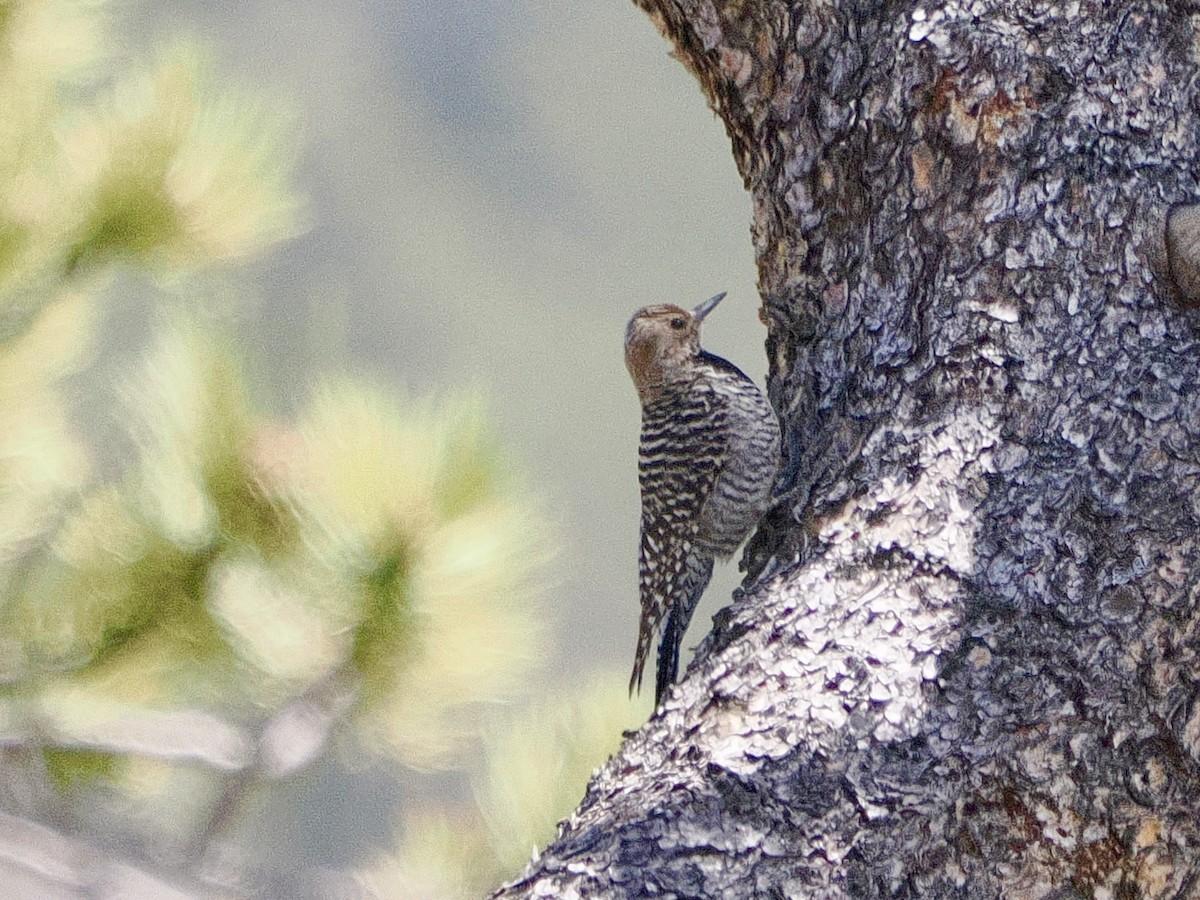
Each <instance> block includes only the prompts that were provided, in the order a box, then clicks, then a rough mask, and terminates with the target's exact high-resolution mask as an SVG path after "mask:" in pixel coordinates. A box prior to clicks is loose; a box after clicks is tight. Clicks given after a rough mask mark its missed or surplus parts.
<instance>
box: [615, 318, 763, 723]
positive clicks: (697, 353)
mask: <svg viewBox="0 0 1200 900" xmlns="http://www.w3.org/2000/svg"><path fill="white" fill-rule="evenodd" d="M724 296H725V295H724V294H718V295H717V296H716V297H713V298H712V299H711V300H708V301H706V302H705V303H702V304H700V306H698V307H696V309H695V311H694V312H688V311H687V310H684V309H681V308H680V307H678V306H674V305H669V304H663V305H657V306H647V307H645V308H644V309H640V310H638V311H637V312H636V313H635V314H634V316H633V318H632V319H630V321H629V326H628V327H627V328H626V332H625V364H626V366H627V367H628V368H629V373H630V375H631V376H632V377H633V382H634V385H635V386H636V387H637V391H638V397H639V399H640V400H641V403H642V437H641V445H640V450H639V455H638V481H639V484H640V487H641V494H642V536H641V551H640V555H639V575H640V579H639V581H640V593H641V604H642V618H641V626H640V629H639V632H638V645H637V654H636V656H635V657H634V664H633V675H632V677H631V678H630V682H629V689H630V691H632V690H633V689H634V688H635V687H636V688H640V687H641V683H642V672H643V670H644V668H645V665H646V658H647V656H648V655H649V653H650V646H651V644H652V643H653V642H654V638H655V635H657V634H660V633H661V635H662V640H661V642H660V644H659V648H658V667H657V677H656V680H655V702H656V703H657V702H661V700H662V698H663V695H664V694H665V693H666V691H667V689H668V688H669V687H670V686H671V684H672V683H673V682H674V680H675V676H676V674H677V671H678V667H679V649H680V645H681V643H682V641H683V635H684V632H685V631H686V630H687V626H688V622H689V621H690V620H691V617H692V613H693V612H694V611H695V609H696V604H697V603H698V602H699V600H700V596H701V594H703V593H704V589H705V588H706V587H707V586H708V581H709V578H710V577H711V576H712V567H713V560H714V558H716V557H720V558H722V559H724V558H727V557H728V556H730V555H731V554H732V553H733V551H734V550H736V549H737V548H738V545H739V544H741V542H742V541H743V540H744V539H745V538H746V536H747V535H748V534H749V533H750V531H751V529H753V528H754V526H755V525H756V524H758V520H759V519H760V518H761V517H762V515H763V513H764V512H765V511H766V509H767V506H768V503H769V502H770V497H771V488H772V486H773V485H774V482H775V477H776V475H777V474H778V472H779V425H778V422H777V421H776V419H775V414H774V412H773V411H772V410H771V407H770V405H769V404H768V403H767V401H766V398H765V397H763V395H762V393H761V392H760V391H759V390H758V388H757V387H756V386H755V385H754V382H752V381H751V380H750V379H749V378H747V377H746V376H745V375H744V374H742V372H741V371H740V370H739V369H738V368H737V367H736V366H734V365H732V364H731V363H728V362H726V361H725V360H723V359H721V358H720V357H719V356H714V355H713V354H711V353H707V352H705V351H704V350H701V349H700V323H701V321H702V320H703V319H704V317H705V316H706V315H707V314H708V313H709V312H711V311H712V309H713V308H714V307H715V306H716V305H717V303H719V302H720V300H721V298H722V297H724Z"/></svg>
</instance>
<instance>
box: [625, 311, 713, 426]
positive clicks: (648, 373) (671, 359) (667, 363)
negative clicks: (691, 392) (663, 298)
mask: <svg viewBox="0 0 1200 900" xmlns="http://www.w3.org/2000/svg"><path fill="white" fill-rule="evenodd" d="M724 296H725V294H724V292H722V293H720V294H717V296H715V297H712V298H710V299H708V300H705V301H704V302H703V303H701V304H700V305H699V306H697V307H696V308H695V309H694V310H692V311H691V312H688V311H687V310H686V309H683V308H682V307H679V306H675V305H674V304H671V303H661V304H657V305H655V306H644V307H642V308H641V309H639V310H638V311H637V312H635V313H634V314H633V318H631V319H630V320H629V324H628V325H627V326H626V327H625V366H626V368H628V369H629V374H630V375H631V376H632V377H633V384H634V386H635V387H636V388H637V392H638V397H639V398H641V401H642V403H646V402H647V401H649V400H652V399H654V398H655V397H656V396H657V395H658V393H659V392H660V391H661V390H662V387H663V385H664V384H666V383H667V382H668V381H670V380H672V379H673V377H677V376H678V375H679V374H680V373H681V372H683V371H685V370H686V367H687V366H688V365H689V364H690V363H691V362H692V360H694V359H695V358H696V355H697V354H698V353H699V352H700V323H701V322H703V321H704V317H705V316H707V315H708V314H709V313H710V312H712V311H713V309H714V308H715V307H716V305H717V304H718V303H720V302H721V300H722V298H724Z"/></svg>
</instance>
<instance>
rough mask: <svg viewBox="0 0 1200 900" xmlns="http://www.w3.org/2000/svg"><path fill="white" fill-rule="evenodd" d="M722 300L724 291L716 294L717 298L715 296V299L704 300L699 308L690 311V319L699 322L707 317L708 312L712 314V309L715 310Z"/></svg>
mask: <svg viewBox="0 0 1200 900" xmlns="http://www.w3.org/2000/svg"><path fill="white" fill-rule="evenodd" d="M724 299H725V292H724V291H721V293H719V294H717V296H715V297H710V298H708V299H707V300H705V301H704V302H703V303H701V304H700V305H699V306H697V307H696V308H695V309H694V310H693V311H692V318H693V319H694V320H696V321H697V322H699V321H701V320H702V319H703V318H704V317H705V316H707V315H708V314H709V313H710V312H712V311H713V310H714V309H716V307H717V304H718V303H720V302H721V301H722V300H724Z"/></svg>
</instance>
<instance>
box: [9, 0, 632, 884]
mask: <svg viewBox="0 0 1200 900" xmlns="http://www.w3.org/2000/svg"><path fill="white" fill-rule="evenodd" d="M107 29H108V18H107V16H106V8H104V5H103V4H101V2H86V1H84V0H16V1H10V2H0V743H2V744H4V745H6V746H7V748H10V750H13V752H10V755H8V757H7V758H8V762H11V763H13V764H12V766H10V767H8V769H7V776H8V778H10V779H11V778H12V776H13V773H14V772H16V770H17V769H16V768H13V767H14V766H18V764H19V766H24V767H25V768H24V769H23V778H24V779H25V780H26V781H28V782H29V784H30V785H32V787H31V788H30V790H29V791H28V792H25V793H23V794H22V797H24V799H17V798H16V796H14V794H13V793H12V792H8V791H4V790H0V809H2V810H4V811H6V812H8V814H13V815H23V816H30V817H32V818H35V820H36V818H38V817H50V818H53V817H55V816H56V815H58V814H55V815H54V816H49V815H48V814H46V810H47V809H54V810H59V811H61V806H60V804H61V800H62V798H64V797H67V796H68V797H71V798H72V802H74V803H78V804H82V805H83V806H86V805H88V804H91V808H92V809H94V810H98V818H100V820H101V821H103V822H104V828H106V835H107V836H106V842H108V844H113V845H120V844H121V841H120V840H116V839H114V838H113V835H112V832H113V830H114V829H118V828H121V827H125V828H127V829H130V830H131V838H130V842H131V844H138V845H140V846H143V847H144V846H148V845H149V846H154V845H155V841H158V842H160V844H163V845H166V844H170V842H174V848H173V847H172V846H161V847H160V850H161V851H162V857H163V858H169V859H175V860H176V862H178V859H179V858H180V857H179V851H180V848H187V847H191V852H192V853H193V856H196V857H197V859H198V857H199V856H203V853H204V852H205V851H206V847H205V846H204V844H205V841H208V840H210V839H211V836H212V834H214V833H215V832H216V830H218V829H220V827H221V826H222V823H223V822H224V821H227V820H228V817H229V815H230V814H229V808H230V806H236V804H238V803H239V802H240V800H241V799H242V796H241V794H240V793H239V791H241V790H244V786H245V785H246V784H250V782H266V781H270V780H271V779H274V778H281V776H283V775H287V774H290V773H292V772H295V770H298V769H299V768H301V767H302V766H305V764H307V762H308V761H311V758H312V757H313V756H314V755H319V754H326V752H328V751H329V750H330V749H332V748H336V746H342V745H347V744H348V743H353V744H354V746H356V748H360V749H362V748H366V749H367V750H368V751H370V752H372V754H374V756H376V758H380V760H386V761H391V763H394V764H395V763H401V764H403V766H406V767H408V768H410V769H418V770H422V769H433V768H438V767H446V766H461V767H466V768H467V769H469V770H470V772H473V773H474V778H475V793H476V803H475V804H474V805H473V806H462V805H458V806H455V805H439V806H433V808H431V806H430V805H428V804H425V805H421V804H414V805H412V806H410V808H406V809H403V810H402V811H401V820H402V821H401V822H400V823H398V832H397V836H396V841H397V847H396V850H395V851H394V852H391V853H386V854H384V856H383V857H380V858H379V859H377V860H374V862H373V863H371V862H370V860H366V862H364V868H362V869H361V871H360V872H359V877H360V878H361V880H362V881H365V882H370V883H372V884H374V886H376V889H377V893H378V894H379V895H380V896H397V898H401V896H412V895H414V894H415V893H420V894H421V895H425V896H440V898H457V896H469V895H475V894H478V893H479V892H481V890H485V889H486V888H488V887H492V886H494V883H497V882H498V881H499V880H502V878H503V877H508V876H512V875H515V874H516V872H517V871H518V870H520V868H521V865H522V864H523V862H524V860H526V859H527V858H528V856H529V853H530V851H532V850H533V848H534V847H535V846H536V845H539V844H540V842H542V841H545V840H547V839H548V838H550V836H552V832H553V823H554V821H556V818H558V817H559V816H562V815H565V814H566V812H568V811H569V810H570V809H571V808H574V805H575V804H576V802H577V800H578V797H580V796H581V793H582V788H583V785H584V782H586V780H587V776H588V774H589V773H590V770H592V768H593V767H594V766H595V764H598V763H599V762H600V761H602V758H604V755H605V754H607V752H610V751H612V750H613V749H614V748H616V743H617V740H618V739H619V734H620V730H622V727H625V726H630V725H632V724H635V721H636V718H635V716H637V715H644V714H646V709H644V708H643V707H644V704H643V707H638V708H631V707H630V704H629V701H628V698H626V696H625V691H624V688H623V684H624V678H623V677H616V676H613V677H611V678H596V679H593V682H590V683H588V684H587V685H586V686H583V688H578V689H576V691H575V692H574V694H568V695H566V696H565V698H563V700H559V701H544V702H541V703H540V704H536V706H533V707H527V708H526V709H524V710H523V712H517V713H514V712H512V709H511V708H504V707H498V706H497V701H500V700H508V698H514V697H520V696H521V695H522V694H523V692H527V691H528V685H529V684H530V673H532V672H533V671H534V668H535V667H536V664H538V662H539V659H540V658H541V655H542V652H544V648H545V641H546V626H545V616H546V612H545V610H542V608H540V607H539V604H538V601H536V596H538V592H536V590H535V589H534V586H533V582H534V580H535V577H536V571H538V569H539V566H540V565H541V564H542V563H544V562H545V559H546V558H547V556H548V550H547V547H548V546H550V545H551V535H550V533H548V530H547V529H546V527H545V526H544V524H542V523H541V521H540V517H539V515H538V512H536V510H535V508H534V505H533V504H532V502H530V500H529V499H528V493H527V491H526V488H524V487H523V485H522V484H521V481H520V479H518V478H517V476H516V475H515V474H514V472H512V469H511V467H510V466H509V464H508V462H506V461H505V455H504V452H503V448H500V446H499V444H498V442H497V440H496V438H494V436H493V433H492V431H491V428H490V426H488V422H487V415H486V412H485V409H484V406H482V403H481V401H480V400H479V397H478V396H475V395H473V394H457V395H448V396H444V397H442V398H439V400H419V398H412V397H400V396H396V394H395V392H389V391H388V390H385V389H383V388H379V386H373V385H367V384H362V383H360V382H352V380H346V379H331V380H326V382H325V383H323V384H319V385H317V386H316V388H314V389H313V390H312V392H311V396H310V398H308V401H307V403H306V404H305V406H304V408H302V409H301V412H300V413H299V415H298V416H296V419H295V421H284V420H281V419H277V418H272V416H271V415H270V414H268V413H266V412H264V410H262V409H259V408H258V407H257V406H256V404H254V403H253V402H252V400H251V397H252V396H253V390H252V385H250V384H248V383H247V378H246V374H245V371H244V370H242V367H241V365H240V361H239V359H238V354H236V352H235V350H234V349H233V342H232V341H230V340H227V338H226V337H223V336H222V335H221V334H220V332H214V330H212V329H211V328H204V326H202V325H200V324H199V323H200V322H202V320H203V317H199V316H192V314H188V312H187V311H181V310H179V308H178V305H176V306H175V307H174V308H173V310H170V312H169V314H164V316H162V319H163V322H164V323H166V324H164V325H163V326H162V328H161V329H160V330H158V331H160V332H158V336H157V337H156V340H155V341H154V342H152V344H151V346H150V347H148V348H146V349H145V353H144V359H143V361H142V364H140V365H139V366H138V367H136V368H134V370H133V371H130V372H128V373H127V374H126V377H125V379H124V380H122V382H121V383H120V384H119V385H115V386H112V385H110V386H109V389H108V390H109V394H110V395H112V397H113V403H114V407H116V408H118V409H119V410H120V413H119V415H120V419H121V421H122V422H124V424H125V427H126V432H127V445H128V448H130V449H131V452H130V454H128V455H127V458H122V460H121V463H120V466H118V467H116V468H118V473H116V474H115V475H114V476H110V478H100V476H98V475H97V474H96V472H97V470H98V469H100V468H101V467H97V466H95V464H94V460H96V458H97V457H102V456H103V457H108V456H112V455H113V452H114V450H113V449H112V448H101V446H92V445H89V444H88V442H85V440H84V439H83V438H82V437H80V434H79V433H78V431H77V428H76V427H74V425H73V420H74V418H76V416H74V410H73V409H72V402H73V397H72V394H71V389H70V384H71V379H72V378H86V377H89V360H90V359H92V358H94V356H95V354H97V353H103V347H100V346H97V334H98V324H100V322H101V320H102V317H103V314H104V298H106V290H107V289H108V286H109V284H110V283H112V280H113V274H114V272H115V271H119V270H120V269H122V268H125V269H128V268H137V269H139V270H142V271H145V272H149V274H150V275H151V276H152V277H154V278H156V280H158V281H161V282H163V283H168V284H172V286H173V287H174V289H175V293H176V294H179V293H180V292H182V294H184V296H185V298H186V296H187V292H186V284H187V278H188V276H191V275H193V274H197V272H200V271H203V270H205V269H211V268H217V266H227V265H229V264H232V263H236V262H239V260H241V259H245V258H247V257H251V256H253V254H256V253H260V252H263V251H265V250H268V248H269V247H270V246H271V245H272V244H275V242H277V241H280V240H282V239H286V238H287V236H288V235H292V234H294V233H295V232H296V230H298V229H299V228H300V227H301V226H302V221H301V220H302V210H301V204H300V203H299V202H298V200H296V199H295V193H294V190H293V187H292V185H290V174H289V173H290V160H289V152H288V151H287V148H288V146H289V145H290V144H289V139H288V136H289V131H288V122H287V118H286V116H284V115H282V114H280V113H278V106H280V104H278V103H268V102H266V101H264V100H263V98H259V97H254V96H252V95H250V94H246V92H242V91H238V90H234V89H232V88H229V86H228V85H226V84H223V83H222V82H220V80H218V79H216V78H215V77H214V76H212V74H211V72H210V70H209V67H208V66H206V65H205V64H204V62H203V60H202V58H200V55H199V54H198V53H197V52H196V50H194V49H191V48H187V47H175V48H173V49H170V50H168V52H164V53H162V54H160V55H158V58H157V60H156V61H155V62H152V64H150V65H148V66H145V67H143V68H137V70H134V71H128V72H124V71H120V67H119V66H118V65H116V61H115V60H113V59H109V58H107V56H106V52H104V48H106V47H112V46H114V43H113V36H112V35H110V34H108V31H107ZM197 302H203V301H202V300H199V298H197ZM306 715H307V716H308V720H312V721H319V722H320V724H322V725H320V727H318V728H316V737H314V736H313V730H312V728H308V731H305V728H300V727H295V726H294V722H295V721H307V720H306V719H305V716H306ZM505 715H506V718H505ZM289 722H292V725H289ZM289 728H290V730H289ZM281 736H282V737H281ZM306 742H307V743H306ZM470 761H474V762H470ZM180 762H186V763H187V766H180V764H178V763H180ZM197 766H199V768H197ZM205 773H206V774H205ZM202 778H203V779H206V782H205V784H204V785H202V784H200V781H202ZM38 798H41V799H38ZM40 802H41V803H42V804H43V806H44V808H40V806H38V803H40ZM83 806H80V808H83ZM43 814H46V815H43ZM188 830H191V834H188ZM197 835H198V836H197ZM197 841H199V842H198V844H197ZM193 862H196V860H193Z"/></svg>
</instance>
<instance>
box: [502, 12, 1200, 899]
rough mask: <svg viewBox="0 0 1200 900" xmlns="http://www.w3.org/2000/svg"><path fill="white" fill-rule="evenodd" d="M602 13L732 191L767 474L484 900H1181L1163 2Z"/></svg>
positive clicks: (1191, 631)
mask: <svg viewBox="0 0 1200 900" xmlns="http://www.w3.org/2000/svg"><path fill="white" fill-rule="evenodd" d="M638 2H639V4H640V5H641V6H643V7H644V8H645V9H646V10H647V12H649V14H650V15H651V17H652V18H653V19H654V20H655V22H656V23H657V24H658V25H659V27H660V28H661V29H662V31H663V32H664V34H666V35H667V37H668V38H669V39H670V40H671V41H672V43H673V44H674V47H675V50H676V53H677V55H678V57H679V58H680V60H681V61H682V62H683V63H684V64H685V65H686V66H687V67H688V68H689V69H690V70H691V71H692V72H693V73H694V74H695V76H696V77H697V79H698V80H699V82H700V85H701V87H702V88H703V90H704V91H705V93H706V94H707V96H708V97H709V99H710V102H711V104H712V106H713V108H714V109H715V110H716V111H717V113H718V114H719V115H720V116H721V118H722V119H723V120H724V122H725V124H726V127H727V129H728V132H729V135H730V138H731V141H732V145H733V152H734V155H735V158H736V160H737V162H738V165H739V167H740V171H741V173H742V175H743V177H744V179H745V184H746V187H747V189H748V190H749V191H750V193H751V194H752V196H753V201H754V210H755V216H754V225H753V239H754V245H755V250H756V253H757V258H758V264H759V272H760V289H761V293H762V298H763V304H764V307H765V312H766V316H765V317H766V320H767V322H768V330H769V337H768V340H767V351H768V357H769V363H770V380H769V387H770V394H771V398H772V402H773V403H774V404H775V407H776V409H777V410H778V411H779V413H780V416H781V419H782V421H783V424H784V430H785V435H786V437H785V443H786V451H785V452H786V456H787V461H786V467H787V482H786V485H785V493H784V495H783V497H782V498H781V502H780V505H779V507H778V509H776V510H775V511H774V513H773V514H772V515H771V516H770V517H769V518H768V521H767V523H766V524H765V526H764V527H763V528H762V529H760V533H759V535H758V537H757V538H756V540H755V542H754V543H753V545H752V548H751V553H750V556H751V562H752V569H758V568H762V567H763V566H764V565H765V564H764V561H766V560H770V561H771V562H770V564H769V565H766V572H767V576H766V577H765V578H763V579H762V580H760V581H759V582H758V583H757V585H756V586H755V587H754V588H753V589H751V590H749V591H748V592H747V593H746V595H745V596H744V597H742V598H741V599H739V600H738V601H737V602H736V603H735V604H734V606H733V607H731V608H730V609H729V610H728V611H727V614H726V615H724V616H722V617H720V621H719V622H718V623H717V626H716V628H715V630H714V632H713V634H712V635H710V636H709V638H708V639H706V641H705V643H704V645H703V646H702V647H701V649H700V652H699V653H698V654H697V658H696V660H695V662H694V663H693V665H692V667H691V668H690V670H689V672H688V674H687V677H686V679H685V680H684V681H683V683H682V684H681V685H680V686H679V687H678V688H677V689H676V690H675V691H674V693H673V694H672V695H671V696H670V698H669V699H668V700H667V701H666V703H665V704H664V707H663V708H662V709H660V710H659V711H658V713H657V714H656V715H655V716H654V717H653V718H652V719H651V720H650V721H649V722H648V723H647V724H646V726H645V727H643V728H642V729H641V730H639V731H638V732H637V733H636V734H633V735H632V736H630V738H629V739H628V740H627V742H626V744H625V746H624V747H623V749H622V750H621V752H620V753H619V754H618V755H617V756H616V757H614V758H613V759H612V760H611V761H610V762H609V763H608V764H607V765H606V766H605V767H604V768H603V769H602V770H601V771H600V772H599V773H598V774H597V775H596V777H595V778H594V779H593V781H592V783H591V785H590V787H589V788H588V791H587V795H586V796H585V798H584V800H583V802H582V804H581V806H580V808H579V809H578V810H577V811H576V812H575V813H574V814H573V815H572V816H571V817H570V818H569V819H568V820H567V821H565V822H564V823H562V825H561V827H560V833H559V837H558V839H557V840H556V841H555V842H554V843H553V844H551V845H550V846H549V847H548V848H547V849H546V850H545V851H544V852H543V854H542V855H541V857H540V858H539V859H538V860H536V861H535V862H534V863H533V864H532V865H531V866H530V868H529V870H528V871H527V872H526V873H525V874H524V876H523V877H522V878H520V879H519V880H518V881H516V882H514V883H513V884H511V885H509V886H507V887H506V888H504V889H502V890H501V891H500V892H498V896H503V897H519V896H556V897H571V896H598V895H603V896H614V897H622V896H627V897H634V896H650V895H653V896H664V897H671V896H676V897H734V898H736V897H853V898H867V897H921V898H938V897H970V898H991V897H996V898H999V897H1005V898H1020V897H1028V898H1051V897H1057V898H1069V897H1097V898H1100V897H1113V898H1132V897H1153V898H1159V897H1176V898H1183V897H1193V896H1200V700H1198V698H1200V664H1198V662H1197V660H1198V653H1200V617H1198V614H1197V597H1198V596H1200V567H1198V563H1197V558H1198V554H1197V535H1198V533H1200V528H1198V526H1200V521H1198V520H1200V484H1198V477H1200V341H1198V340H1197V327H1198V325H1200V321H1198V320H1197V318H1196V314H1194V313H1190V312H1187V311H1185V310H1184V309H1183V307H1182V306H1181V300H1182V299H1186V298H1181V291H1180V289H1179V288H1178V287H1176V286H1175V285H1173V284H1172V282H1171V278H1170V272H1171V271H1172V270H1173V268H1172V266H1170V265H1166V266H1164V263H1163V259H1164V257H1165V255H1166V248H1165V247H1164V240H1165V239H1164V221H1165V219H1166V215H1167V211H1168V209H1169V208H1170V207H1171V206H1172V205H1173V204H1176V203H1192V202H1195V200H1196V198H1197V197H1200V183H1198V179H1197V169H1196V164H1195V161H1196V159H1197V157H1198V156H1200V119H1198V117H1197V116H1198V111H1200V90H1198V87H1197V44H1198V40H1200V38H1198V31H1197V27H1198V23H1200V16H1197V15H1196V9H1195V8H1194V7H1193V6H1191V5H1189V4H1182V3H1177V2H1175V3H1172V2H1150V0H1144V2H1129V0H1124V2H1112V0H1109V2H1103V0H1082V2H1061V3H1057V4H1054V5H1051V4H1048V3H1039V2H1030V0H1026V2H1012V0H957V2H956V0H949V2H945V3H932V4H929V5H921V4H917V3H913V2H881V0H795V2H791V3H789V2H784V0H730V2H721V0H638ZM1185 220H1186V217H1183V218H1180V219H1179V221H1181V222H1182V221H1185ZM1184 243H1186V242H1184ZM1183 293H1185V294H1186V291H1183Z"/></svg>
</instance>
